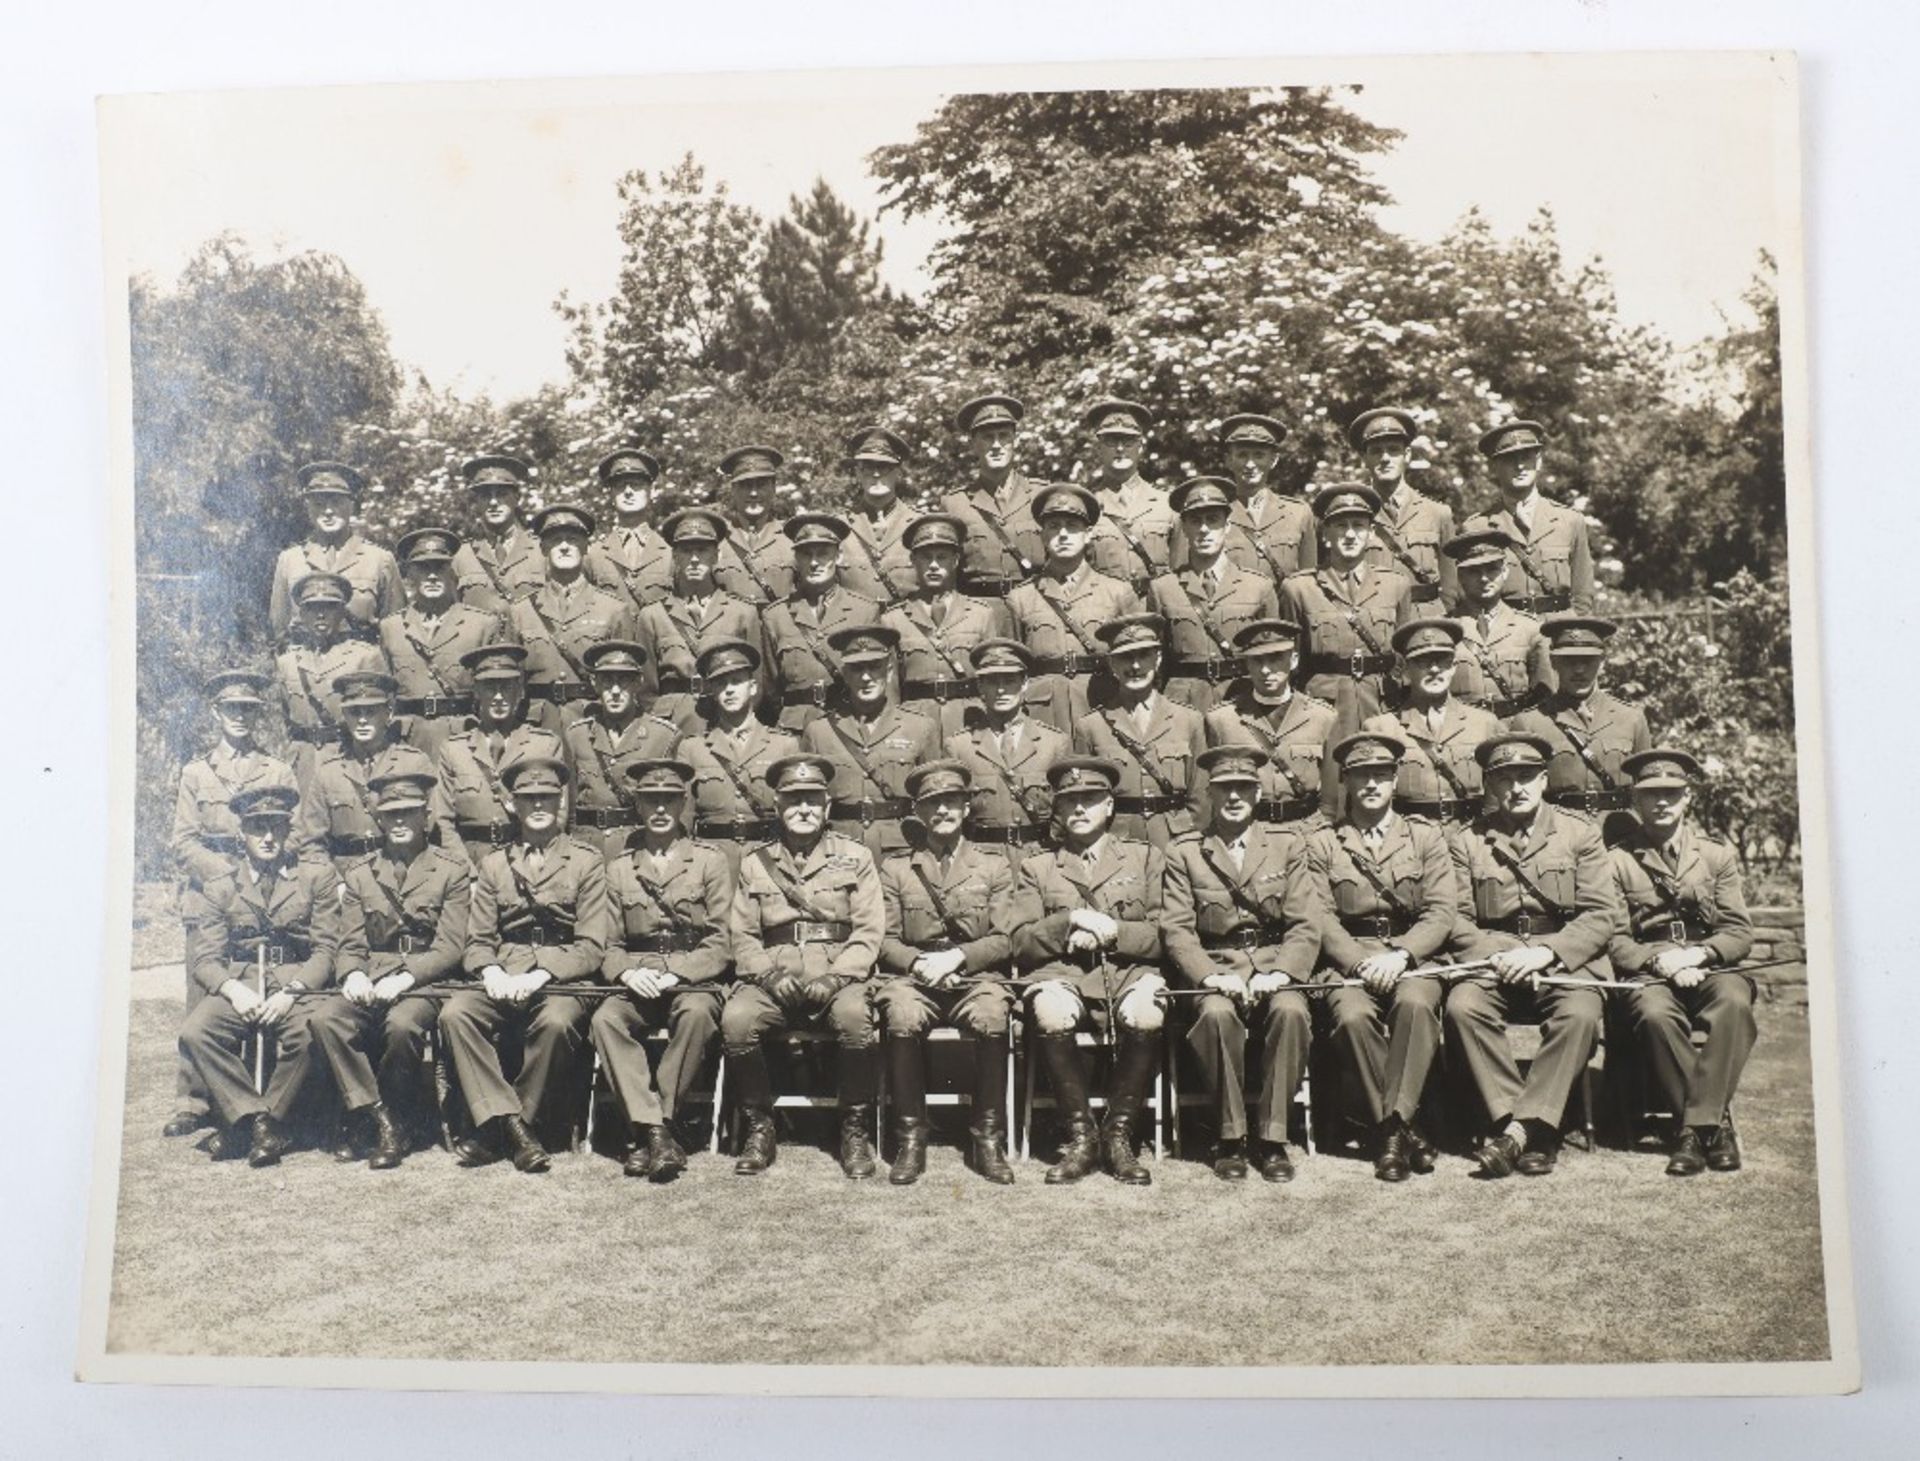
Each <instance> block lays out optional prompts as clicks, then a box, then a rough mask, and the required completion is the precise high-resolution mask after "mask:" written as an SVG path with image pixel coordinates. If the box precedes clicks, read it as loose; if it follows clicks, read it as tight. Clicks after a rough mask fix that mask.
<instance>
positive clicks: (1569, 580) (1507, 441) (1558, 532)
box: [1465, 421, 1593, 615]
mask: <svg viewBox="0 0 1920 1461" xmlns="http://www.w3.org/2000/svg"><path fill="white" fill-rule="evenodd" d="M1546 446H1547V430H1546V428H1545V427H1544V426H1542V425H1541V424H1540V423H1539V422H1537V421H1509V422H1507V423H1506V425H1504V426H1496V427H1494V428H1493V430H1491V431H1489V432H1487V433H1486V434H1485V435H1484V436H1482V437H1481V438H1480V454H1481V455H1482V456H1484V457H1485V458H1486V459H1487V463H1488V467H1489V469H1490V470H1491V471H1492V473H1493V479H1494V485H1495V486H1497V487H1498V488H1499V489H1500V506H1499V507H1497V508H1495V509H1494V510H1493V511H1491V512H1477V513H1475V514H1474V515H1473V516H1472V517H1470V518H1468V519H1467V521H1466V524H1465V526H1466V529H1467V531H1468V532H1480V531H1484V530H1485V529H1488V528H1497V529H1498V530H1499V531H1501V532H1503V533H1505V534H1506V535H1507V536H1508V537H1510V538H1512V539H1513V541H1514V546H1513V547H1512V548H1511V549H1509V550H1508V553H1509V556H1510V557H1511V558H1512V559H1513V563H1514V569H1515V571H1514V572H1513V573H1512V574H1511V575H1509V577H1508V579H1507V585H1506V589H1505V593H1506V598H1507V602H1508V603H1510V604H1512V605H1513V606H1514V607H1515V608H1518V609H1525V610H1526V611H1527V612H1528V613H1531V614H1542V615H1544V614H1552V613H1563V612H1565V611H1566V610H1569V609H1571V610H1572V611H1573V612H1574V613H1576V614H1591V613H1592V612H1593V549H1592V547H1591V546H1590V545H1589V543H1588V541H1587V520H1586V519H1585V518H1584V517H1582V516H1581V515H1580V514H1579V513H1577V512H1575V511H1574V510H1573V509H1572V508H1570V507H1562V506H1561V505H1560V504H1559V503H1557V502H1554V501H1552V500H1551V499H1550V498H1547V497H1543V496H1541V495H1540V463H1541V461H1542V459H1543V458H1544V457H1545V455H1546Z"/></svg>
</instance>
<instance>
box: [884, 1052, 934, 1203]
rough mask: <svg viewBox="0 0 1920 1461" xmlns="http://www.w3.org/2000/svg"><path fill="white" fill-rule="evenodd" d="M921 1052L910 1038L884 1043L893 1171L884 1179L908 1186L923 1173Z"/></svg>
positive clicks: (924, 1124) (923, 1079)
mask: <svg viewBox="0 0 1920 1461" xmlns="http://www.w3.org/2000/svg"><path fill="white" fill-rule="evenodd" d="M924 1056H925V1051H924V1050H923V1049H922V1047H921V1044H920V1041H919V1040H918V1039H917V1038H915V1037H914V1036H911V1035H895V1036H893V1037H891V1038H889V1039H888V1041H887V1083H888V1085H890V1086H891V1087H892V1088H893V1110H894V1118H893V1145H894V1151H893V1170H892V1171H891V1172H889V1173H888V1174H887V1180H888V1181H889V1182H891V1183H892V1184H893V1185H894V1186H895V1187H910V1186H912V1185H913V1184H914V1183H915V1182H917V1181H919V1180H920V1178H921V1176H922V1175H923V1174H924V1173H925V1172H926V1170H927V1079H926V1063H925V1059H924Z"/></svg>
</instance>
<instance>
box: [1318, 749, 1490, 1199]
mask: <svg viewBox="0 0 1920 1461" xmlns="http://www.w3.org/2000/svg"><path fill="white" fill-rule="evenodd" d="M1406 753H1407V743H1406V742H1405V741H1403V740H1402V739H1401V738H1400V737H1399V736H1397V735H1394V734H1392V733H1391V732H1388V731H1363V732H1361V733H1360V734H1359V735H1354V736H1348V737H1346V738H1345V739H1344V740H1342V741H1341V742H1340V743H1339V744H1338V745H1336V746H1335V747H1334V748H1333V757H1334V760H1335V762H1337V763H1338V764H1339V766H1340V779H1341V782H1342V784H1343V785H1344V787H1345V789H1346V808H1345V811H1344V812H1343V813H1342V815H1341V817H1340V820H1339V821H1338V822H1336V823H1335V824H1334V825H1333V826H1331V827H1322V828H1318V829H1316V830H1315V831H1314V832H1313V833H1312V834H1311V839H1310V841H1309V843H1308V846H1307V855H1308V857H1309V858H1311V859H1312V861H1313V864H1314V867H1315V869H1316V870H1317V871H1318V873H1319V875H1320V877H1321V879H1322V880H1323V881H1324V884H1325V887H1326V889H1327V897H1328V901H1329V904H1330V906H1329V908H1328V916H1327V918H1326V919H1325V921H1324V922H1323V924H1322V925H1321V933H1322V938H1321V942H1320V963H1321V966H1322V967H1323V968H1325V969H1327V970H1330V971H1331V972H1332V973H1334V974H1335V975H1338V976H1340V977H1342V978H1345V979H1357V980H1359V981H1360V987H1359V988H1353V987H1351V986H1343V987H1336V988H1335V989H1333V990H1332V991H1330V992H1329V994H1328V997H1327V1009H1326V1013H1327V1024H1328V1026H1329V1029H1330V1032H1331V1034H1332V1037H1333V1043H1334V1048H1335V1049H1337V1050H1338V1051H1339V1052H1340V1055H1341V1057H1342V1058H1343V1059H1344V1060H1345V1062H1346V1064H1347V1067H1348V1069H1350V1070H1351V1071H1352V1072H1353V1074H1354V1077H1355V1079H1356V1081H1357V1082H1358V1084H1359V1086H1360V1089H1361V1092H1362V1093H1363V1095H1364V1097H1365V1099H1366V1106H1367V1120H1368V1121H1369V1122H1371V1123H1372V1126H1373V1132H1374V1154H1373V1174H1374V1176H1376V1177H1378V1178H1379V1179H1380V1180H1381V1181H1382V1182H1404V1181H1406V1179H1407V1174H1408V1173H1409V1172H1410V1171H1412V1172H1420V1173H1426V1172H1431V1171H1432V1170H1433V1146H1432V1144H1431V1143H1429V1142H1428V1141H1427V1139H1426V1137H1425V1136H1424V1135H1423V1134H1422V1133H1421V1131H1420V1129H1419V1128H1418V1127H1417V1126H1416V1125H1415V1124H1414V1120H1415V1117H1416V1116H1417V1115H1418V1113H1419V1110H1420V1095H1421V1092H1422V1091H1424V1090H1425V1089H1426V1086H1427V1073H1428V1071H1430V1070H1431V1069H1432V1068H1433V1058H1434V1056H1436V1055H1437V1054H1439V1052H1440V1006H1441V1003H1442V1001H1443V999H1444V997H1445V995H1446V986H1445V985H1444V984H1443V983H1442V982H1441V981H1440V980H1439V979H1437V978H1434V977H1432V976H1430V975H1421V976H1419V977H1417V978H1412V979H1409V978H1407V977H1406V974H1407V971H1408V970H1409V969H1412V968H1414V967H1416V966H1418V965H1423V964H1426V963H1428V962H1429V961H1430V960H1432V959H1433V958H1434V956H1435V955H1437V954H1438V953H1440V951H1441V950H1442V949H1443V948H1445V947H1446V943H1447V940H1448V939H1449V938H1450V937H1451V936H1452V934H1453V920H1454V914H1455V911H1456V908H1457V904H1458V900H1457V898H1456V896H1455V894H1454V888H1453V857H1452V854H1451V853H1450V852H1449V850H1448V848H1447V839H1446V837H1445V836H1444V835H1442V833H1441V831H1440V829H1439V828H1438V827H1436V826H1434V825H1433V824H1432V823H1431V822H1426V821H1422V820H1421V819H1420V818H1418V817H1403V816H1401V815H1400V813H1399V811H1398V809H1397V808H1396V807H1395V805H1394V777H1395V773H1396V772H1397V770H1398V769H1399V767H1400V763H1401V758H1402V757H1403V756H1405V755H1406ZM1478 770H1479V768H1478V767H1476V768H1475V773H1476V779H1477V775H1478Z"/></svg>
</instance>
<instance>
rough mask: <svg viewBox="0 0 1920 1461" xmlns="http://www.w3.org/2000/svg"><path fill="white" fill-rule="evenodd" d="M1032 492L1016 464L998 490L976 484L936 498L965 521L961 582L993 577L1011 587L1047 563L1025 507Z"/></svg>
mask: <svg viewBox="0 0 1920 1461" xmlns="http://www.w3.org/2000/svg"><path fill="white" fill-rule="evenodd" d="M1036 490H1037V489H1036V488H1035V486H1034V484H1033V483H1032V482H1030V481H1028V480H1027V479H1026V478H1025V477H1024V476H1022V475H1021V473H1020V471H1019V469H1018V468H1017V467H1016V468H1015V469H1014V470H1012V471H1010V472H1008V473H1007V480H1006V481H1004V482H1002V483H1001V484H1000V485H999V487H997V488H993V489H988V488H986V487H983V486H980V485H978V484H975V485H974V486H972V487H970V488H968V489H967V490H966V491H965V492H949V493H948V494H947V495H946V496H945V497H944V498H943V499H941V503H940V505H941V507H942V509H943V510H945V511H947V512H949V513H951V514H953V516H955V517H957V518H959V519H960V521H961V522H963V523H965V524H966V525H967V539H966V545H965V547H964V548H963V549H962V554H961V559H960V576H961V581H962V583H964V584H972V583H978V582H980V581H981V580H987V581H989V582H992V581H996V580H997V581H1000V582H1002V583H1005V584H1008V585H1011V584H1012V583H1016V582H1018V581H1019V580H1021V579H1023V578H1027V577H1030V576H1031V575H1032V574H1033V573H1034V572H1037V571H1038V569H1039V567H1040V565H1041V564H1042V563H1043V562H1045V561H1046V556H1047V555H1046V550H1045V549H1044V548H1042V547H1041V546H1040V530H1039V528H1038V527H1036V526H1035V524H1034V521H1033V515H1032V513H1031V512H1030V511H1029V510H1028V509H1029V508H1030V507H1031V505H1032V503H1033V494H1034V492H1035V491H1036ZM1023 558H1024V559H1025V560H1026V562H1025V563H1022V562H1021V559H1023Z"/></svg>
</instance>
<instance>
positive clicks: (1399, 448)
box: [1347, 406, 1458, 613]
mask: <svg viewBox="0 0 1920 1461" xmlns="http://www.w3.org/2000/svg"><path fill="white" fill-rule="evenodd" d="M1413 431H1414V426H1413V416H1412V413H1410V412H1407V411H1403V410H1401V409H1400V408H1399V407H1397V406H1377V407H1375V408H1374V409H1373V410H1371V411H1362V412H1361V413H1360V414H1359V415H1358V416H1356V417H1354V418H1353V423H1352V424H1351V425H1350V426H1348V427H1347V444H1348V445H1349V446H1351V447H1352V448H1353V449H1354V450H1355V451H1356V452H1358V453H1359V454H1360V459H1361V460H1362V461H1363V462H1364V463H1365V464H1366V468H1367V480H1368V481H1369V483H1370V484H1371V485H1372V487H1373V490H1374V492H1375V493H1376V494H1377V495H1378V496H1379V498H1380V515H1379V516H1378V517H1376V518H1375V519H1374V520H1373V546H1372V547H1371V548H1369V549H1368V550H1367V558H1368V561H1369V562H1372V563H1376V564H1379V565H1380V566H1381V567H1383V568H1384V567H1386V566H1387V565H1389V564H1391V565H1393V566H1394V567H1397V568H1398V569H1399V570H1400V571H1401V572H1402V573H1404V574H1406V575H1407V577H1408V578H1410V579H1412V580H1413V598H1414V602H1415V603H1422V604H1432V605H1433V612H1436V613H1438V612H1444V606H1445V605H1450V604H1452V603H1453V601H1454V598H1455V595H1456V594H1457V592H1458V587H1457V585H1456V584H1455V583H1454V577H1453V560H1451V559H1450V558H1447V557H1444V556H1443V555H1442V554H1441V552H1440V545H1441V544H1442V543H1444V542H1446V541H1447V539H1449V538H1451V537H1452V536H1453V509H1452V508H1450V507H1448V506H1447V505H1446V503H1444V502H1439V501H1436V500H1435V499H1433V498H1431V497H1428V496H1427V495H1426V494H1425V493H1424V492H1419V491H1416V490H1415V488H1414V487H1413V485H1412V484H1411V483H1410V482H1408V481H1407V459H1408V457H1409V456H1410V455H1411V449H1412V446H1413Z"/></svg>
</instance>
